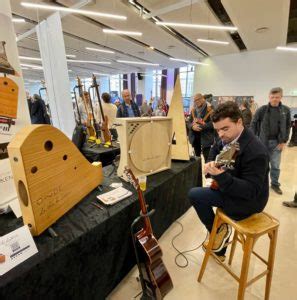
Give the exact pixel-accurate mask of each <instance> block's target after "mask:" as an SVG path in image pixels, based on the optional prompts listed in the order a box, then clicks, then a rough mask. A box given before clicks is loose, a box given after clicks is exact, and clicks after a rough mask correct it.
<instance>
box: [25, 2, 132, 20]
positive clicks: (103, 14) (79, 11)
mask: <svg viewBox="0 0 297 300" xmlns="http://www.w3.org/2000/svg"><path fill="white" fill-rule="evenodd" d="M21 5H22V6H25V7H32V8H40V9H49V10H57V11H64V12H71V13H76V14H82V15H89V16H96V17H103V18H113V19H118V20H127V17H126V16H119V15H114V14H106V13H100V12H95V11H90V10H84V9H75V8H68V7H62V6H52V5H45V4H37V3H30V2H21Z"/></svg>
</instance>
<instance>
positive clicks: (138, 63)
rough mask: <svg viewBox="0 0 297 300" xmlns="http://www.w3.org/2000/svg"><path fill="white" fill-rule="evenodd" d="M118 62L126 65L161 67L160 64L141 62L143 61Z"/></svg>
mask: <svg viewBox="0 0 297 300" xmlns="http://www.w3.org/2000/svg"><path fill="white" fill-rule="evenodd" d="M117 62H119V63H124V64H135V65H147V66H159V64H153V63H147V62H141V61H131V60H117Z"/></svg>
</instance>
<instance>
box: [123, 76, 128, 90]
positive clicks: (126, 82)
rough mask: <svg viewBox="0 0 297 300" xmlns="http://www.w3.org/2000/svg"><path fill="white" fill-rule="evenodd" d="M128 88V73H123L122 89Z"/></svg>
mask: <svg viewBox="0 0 297 300" xmlns="http://www.w3.org/2000/svg"><path fill="white" fill-rule="evenodd" d="M127 89H128V75H127V74H124V76H123V90H127Z"/></svg>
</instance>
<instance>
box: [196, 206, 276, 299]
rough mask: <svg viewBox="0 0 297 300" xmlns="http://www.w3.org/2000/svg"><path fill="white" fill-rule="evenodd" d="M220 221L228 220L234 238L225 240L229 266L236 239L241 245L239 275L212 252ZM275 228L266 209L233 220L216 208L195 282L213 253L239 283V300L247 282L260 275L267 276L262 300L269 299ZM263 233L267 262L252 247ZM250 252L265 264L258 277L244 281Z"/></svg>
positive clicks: (254, 279)
mask: <svg viewBox="0 0 297 300" xmlns="http://www.w3.org/2000/svg"><path fill="white" fill-rule="evenodd" d="M223 223H227V224H229V225H231V226H232V227H233V228H234V230H235V232H234V237H233V240H232V241H231V242H229V243H228V244H230V243H232V246H231V252H230V256H229V261H228V264H229V265H231V263H232V260H233V256H234V252H235V247H236V242H237V241H239V242H240V243H241V244H242V247H243V259H242V265H241V274H240V277H238V276H237V275H236V274H235V273H234V272H233V271H232V270H231V268H230V267H229V266H227V265H226V264H224V263H223V262H221V260H220V259H219V258H218V256H217V255H216V254H215V253H213V252H212V250H211V249H212V246H213V243H214V240H215V235H216V232H217V229H218V228H219V227H220V226H221V224H223ZM278 227H279V222H278V220H277V219H275V218H274V217H272V216H270V215H269V214H267V213H265V212H262V213H258V214H254V215H252V216H250V217H248V218H246V219H244V220H242V221H234V220H232V219H231V218H229V217H228V216H226V215H225V214H224V212H223V211H222V210H221V209H219V208H218V209H217V212H216V217H215V220H214V224H213V228H212V231H211V234H210V238H209V243H208V246H207V249H206V252H205V255H204V259H203V263H202V266H201V269H200V272H199V276H198V282H200V281H201V279H202V276H203V274H204V271H205V268H206V265H207V262H208V258H209V256H210V255H212V256H213V257H214V258H215V259H216V260H217V262H218V263H219V264H220V265H222V267H224V269H225V270H226V271H228V272H229V273H230V274H231V275H232V276H233V277H234V278H235V279H236V280H237V281H238V282H239V288H238V296H237V299H238V300H242V299H244V293H245V289H246V287H248V286H249V285H251V284H252V283H254V282H255V281H257V280H258V279H260V278H262V277H263V276H265V275H266V287H265V300H268V299H269V293H270V287H271V279H272V272H273V265H274V257H275V248H276V241H277V232H278ZM265 234H268V236H269V239H270V246H269V255H268V261H266V260H265V259H264V258H262V257H261V256H260V255H259V254H257V253H256V252H254V251H253V247H254V245H255V243H256V241H257V239H258V238H259V237H261V236H263V235H265ZM252 253H253V254H254V255H255V256H257V257H258V258H259V259H260V260H261V261H262V262H263V263H265V264H266V265H267V269H266V270H265V271H264V272H262V273H261V274H259V275H258V276H256V277H254V278H253V279H251V280H250V281H247V277H248V271H249V263H250V258H251V254H252Z"/></svg>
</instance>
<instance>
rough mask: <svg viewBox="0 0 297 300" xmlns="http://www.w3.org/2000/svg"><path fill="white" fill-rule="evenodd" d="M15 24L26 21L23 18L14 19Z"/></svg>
mask: <svg viewBox="0 0 297 300" xmlns="http://www.w3.org/2000/svg"><path fill="white" fill-rule="evenodd" d="M12 22H13V23H25V22H26V20H25V19H22V18H12Z"/></svg>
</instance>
